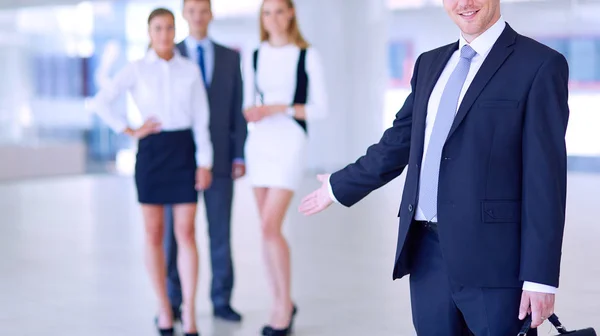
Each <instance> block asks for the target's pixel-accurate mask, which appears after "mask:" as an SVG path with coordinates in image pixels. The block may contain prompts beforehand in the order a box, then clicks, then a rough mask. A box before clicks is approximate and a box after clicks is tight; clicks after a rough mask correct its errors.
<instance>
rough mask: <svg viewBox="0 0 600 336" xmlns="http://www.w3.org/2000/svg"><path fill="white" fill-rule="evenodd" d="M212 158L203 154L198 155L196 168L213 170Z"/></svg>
mask: <svg viewBox="0 0 600 336" xmlns="http://www.w3.org/2000/svg"><path fill="white" fill-rule="evenodd" d="M212 165H213V162H212V158H211V157H210V156H208V155H204V156H203V155H202V154H197V155H196V166H197V167H198V168H206V169H209V170H210V169H212Z"/></svg>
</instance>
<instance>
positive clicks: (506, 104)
mask: <svg viewBox="0 0 600 336" xmlns="http://www.w3.org/2000/svg"><path fill="white" fill-rule="evenodd" d="M477 105H478V106H479V107H483V108H502V109H511V108H517V107H519V101H518V100H484V101H481V102H479V104H477Z"/></svg>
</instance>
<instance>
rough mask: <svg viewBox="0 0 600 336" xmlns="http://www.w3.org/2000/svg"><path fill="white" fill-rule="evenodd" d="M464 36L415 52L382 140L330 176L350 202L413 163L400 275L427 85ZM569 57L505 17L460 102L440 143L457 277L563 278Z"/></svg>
mask: <svg viewBox="0 0 600 336" xmlns="http://www.w3.org/2000/svg"><path fill="white" fill-rule="evenodd" d="M457 48H458V42H456V43H452V44H450V45H447V46H443V47H441V48H438V49H435V50H432V51H429V52H426V53H424V54H422V55H420V56H419V57H418V59H417V61H416V65H415V68H414V73H413V78H412V81H411V86H412V93H411V94H410V95H409V96H408V98H407V99H406V102H405V103H404V106H403V107H402V108H401V109H400V111H399V112H398V114H397V115H396V119H395V120H394V123H393V126H392V127H391V128H389V129H388V130H386V131H385V133H384V134H383V137H382V138H381V140H380V142H379V143H377V144H375V145H373V146H371V147H370V148H369V149H368V150H367V153H366V154H365V155H364V156H363V157H361V158H360V159H358V161H356V162H355V163H353V164H351V165H349V166H347V167H346V168H344V169H342V170H341V171H338V172H337V173H335V174H333V175H332V176H331V179H330V182H331V186H332V189H333V192H334V194H335V196H336V198H337V199H338V200H339V201H340V203H342V204H343V205H346V206H351V205H353V204H355V203H356V202H358V201H359V200H361V199H362V198H363V197H365V196H367V195H368V194H369V193H370V192H371V191H373V190H375V189H377V188H379V187H381V186H383V185H384V184H386V183H387V182H389V181H390V180H392V179H394V178H395V177H397V176H398V175H400V174H401V173H402V171H403V170H404V168H405V167H408V172H407V176H406V182H405V186H404V192H403V195H402V203H401V205H400V210H399V218H400V226H399V234H398V245H397V252H396V259H395V260H396V262H395V267H394V272H393V278H394V279H397V278H400V277H403V276H404V275H406V274H408V273H410V268H411V265H410V260H411V258H410V255H409V254H410V253H409V251H410V249H409V248H407V247H408V246H409V245H410V242H411V235H410V233H409V230H410V226H411V223H412V221H413V218H414V215H415V211H416V204H417V196H418V183H419V175H420V166H421V159H422V157H423V142H424V133H425V116H426V113H427V104H428V101H429V96H430V94H431V92H432V90H433V87H434V85H435V84H436V82H437V80H438V77H439V76H440V74H441V72H442V70H443V69H444V67H445V65H446V63H447V62H448V60H449V58H450V56H451V55H452V53H453V52H454V51H455V50H457ZM568 72H569V70H568V65H567V62H566V60H565V58H564V57H563V56H562V55H561V54H559V53H558V52H556V51H554V50H552V49H550V48H548V47H546V46H544V45H542V44H540V43H538V42H535V41H534V40H532V39H529V38H527V37H524V36H522V35H519V34H517V33H516V32H515V31H514V30H513V29H512V28H511V27H510V26H509V25H508V24H507V26H506V28H505V30H504V31H503V33H502V35H501V36H500V38H499V39H498V41H497V42H496V43H495V44H494V46H493V47H492V49H491V51H490V54H489V55H488V56H487V58H486V60H485V61H484V63H483V65H482V66H481V68H480V70H479V72H478V73H477V75H476V77H475V78H474V80H473V82H472V84H471V86H470V87H469V89H468V91H467V92H466V95H465V97H464V99H463V101H462V103H461V106H460V107H459V110H458V113H457V116H456V118H455V120H454V124H453V126H452V128H451V130H450V134H449V136H448V139H447V141H446V144H445V146H444V148H443V153H442V158H443V159H442V162H441V167H440V178H439V191H438V212H437V213H438V215H437V217H438V226H439V239H440V246H441V249H442V253H443V255H444V260H445V262H447V266H448V271H449V274H450V275H451V277H452V278H453V280H455V281H457V282H458V283H461V284H464V285H471V286H481V287H487V286H491V287H517V286H521V285H522V282H523V281H530V282H535V283H541V284H546V285H550V286H554V287H558V282H559V269H560V259H561V248H562V239H563V230H564V221H565V198H566V175H567V173H566V158H567V155H566V148H565V147H566V146H565V132H566V128H567V120H568V115H569V108H568V105H567V97H568V76H569V74H568Z"/></svg>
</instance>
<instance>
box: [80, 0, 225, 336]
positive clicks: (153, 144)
mask: <svg viewBox="0 0 600 336" xmlns="http://www.w3.org/2000/svg"><path fill="white" fill-rule="evenodd" d="M148 26H149V35H150V40H151V47H150V48H149V50H148V52H147V54H146V56H145V57H144V58H143V59H141V60H138V61H135V62H132V63H130V64H128V65H127V66H126V67H125V68H124V69H122V70H121V71H120V72H119V73H118V74H117V75H116V76H115V78H114V80H113V81H112V82H111V83H110V84H109V85H107V86H106V87H104V88H102V89H101V91H100V92H99V93H98V95H97V96H96V97H95V98H94V99H93V101H92V107H93V108H94V110H95V111H96V113H97V114H98V115H99V116H100V117H101V118H102V119H103V120H104V121H105V122H106V123H107V124H108V125H109V126H110V127H111V128H112V129H113V130H114V131H115V132H119V133H121V132H122V133H125V134H128V135H130V136H132V137H134V138H136V139H138V153H137V159H136V167H135V182H136V187H137V192H138V201H139V202H140V204H141V207H142V213H143V217H144V222H145V228H146V230H145V231H146V258H145V259H146V266H147V268H148V272H149V273H150V278H151V280H152V284H153V287H154V290H155V291H156V295H157V298H158V301H159V305H160V307H159V314H158V318H157V327H158V329H159V331H160V333H161V335H172V334H173V313H172V310H171V305H170V303H169V299H168V296H167V290H166V282H165V273H166V265H165V256H164V250H163V247H162V243H163V231H164V230H163V206H164V205H173V213H174V221H175V236H176V239H177V246H178V247H179V252H178V260H177V263H178V267H179V272H180V276H181V284H182V289H183V303H184V304H183V309H182V321H183V324H184V325H183V329H184V332H185V334H186V335H197V330H196V322H195V297H196V283H197V278H198V251H197V248H196V240H195V233H194V230H195V216H196V204H197V200H198V190H204V189H207V188H208V187H209V185H210V183H211V166H212V159H213V149H212V144H211V141H210V137H209V130H208V116H209V107H208V100H207V96H206V91H205V88H204V84H203V82H202V77H201V75H200V69H199V67H198V66H197V65H196V64H195V63H193V62H190V61H188V60H186V59H184V58H183V57H182V56H180V55H179V54H177V53H176V52H174V50H175V43H174V39H175V17H174V16H173V13H172V12H170V11H169V10H166V9H160V8H159V9H156V10H154V11H153V12H152V13H151V14H150V17H149V19H148ZM126 92H129V93H130V94H131V96H132V97H133V99H134V101H135V103H136V105H137V107H138V109H139V111H140V113H141V115H142V117H143V119H144V123H143V125H141V127H139V128H135V127H132V126H129V123H128V120H127V117H126V115H125V113H123V111H120V112H119V111H116V110H113V109H111V104H112V103H113V102H114V101H115V100H116V99H117V98H118V97H120V96H121V95H122V94H124V93H126Z"/></svg>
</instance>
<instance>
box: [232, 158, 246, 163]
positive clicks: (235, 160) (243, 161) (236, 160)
mask: <svg viewBox="0 0 600 336" xmlns="http://www.w3.org/2000/svg"><path fill="white" fill-rule="evenodd" d="M233 163H239V164H246V161H245V160H244V159H241V158H235V159H233Z"/></svg>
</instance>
